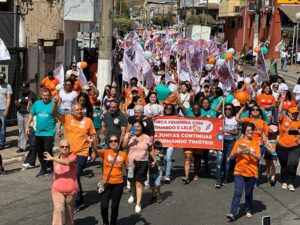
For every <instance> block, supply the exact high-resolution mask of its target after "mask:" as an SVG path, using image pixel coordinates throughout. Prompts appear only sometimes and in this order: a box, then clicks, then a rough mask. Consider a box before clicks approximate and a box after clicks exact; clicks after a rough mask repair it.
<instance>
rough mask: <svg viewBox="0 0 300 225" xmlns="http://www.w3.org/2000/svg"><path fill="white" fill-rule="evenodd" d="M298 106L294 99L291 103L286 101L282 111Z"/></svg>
mask: <svg viewBox="0 0 300 225" xmlns="http://www.w3.org/2000/svg"><path fill="white" fill-rule="evenodd" d="M296 106H297V103H296V102H295V100H293V99H292V100H291V101H289V100H286V101H284V103H283V106H282V109H283V110H288V109H289V108H290V107H296Z"/></svg>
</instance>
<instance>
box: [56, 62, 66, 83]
mask: <svg viewBox="0 0 300 225" xmlns="http://www.w3.org/2000/svg"><path fill="white" fill-rule="evenodd" d="M53 74H54V76H55V77H56V78H57V79H58V80H59V82H60V84H63V83H64V82H65V72H64V64H60V65H59V66H58V67H57V68H55V69H54V71H53Z"/></svg>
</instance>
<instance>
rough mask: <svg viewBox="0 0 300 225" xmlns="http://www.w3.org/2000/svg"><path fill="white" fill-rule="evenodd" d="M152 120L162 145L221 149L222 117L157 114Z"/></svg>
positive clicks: (157, 138) (156, 137)
mask: <svg viewBox="0 0 300 225" xmlns="http://www.w3.org/2000/svg"><path fill="white" fill-rule="evenodd" d="M153 122H154V129H155V140H159V141H160V142H161V143H162V145H163V147H175V148H201V149H213V150H223V133H222V131H223V119H212V118H193V117H183V116H158V117H155V118H154V119H153Z"/></svg>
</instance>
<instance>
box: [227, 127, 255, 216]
mask: <svg viewBox="0 0 300 225" xmlns="http://www.w3.org/2000/svg"><path fill="white" fill-rule="evenodd" d="M254 130H255V125H254V124H253V123H249V122H245V123H243V125H242V134H243V136H242V137H241V138H240V139H239V140H237V141H236V142H235V144H234V146H233V149H232V151H231V154H230V159H235V160H236V165H235V169H234V195H233V198H232V202H231V212H230V214H227V218H228V219H229V220H230V221H234V220H236V215H237V214H238V208H239V205H240V201H241V198H242V195H243V189H244V188H245V201H246V203H245V211H246V216H247V217H252V214H251V213H252V210H253V189H254V186H255V182H256V179H257V177H258V163H257V162H258V160H260V149H259V145H258V143H257V141H256V140H255V139H253V131H254Z"/></svg>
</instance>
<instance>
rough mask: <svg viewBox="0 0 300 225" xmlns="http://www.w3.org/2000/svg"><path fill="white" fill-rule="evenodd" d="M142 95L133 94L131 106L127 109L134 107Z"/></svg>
mask: <svg viewBox="0 0 300 225" xmlns="http://www.w3.org/2000/svg"><path fill="white" fill-rule="evenodd" d="M140 98H141V97H140V96H133V97H132V101H131V102H130V104H129V106H128V108H127V109H133V108H134V106H135V104H134V103H136V102H137V101H138V100H139V99H140Z"/></svg>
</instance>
